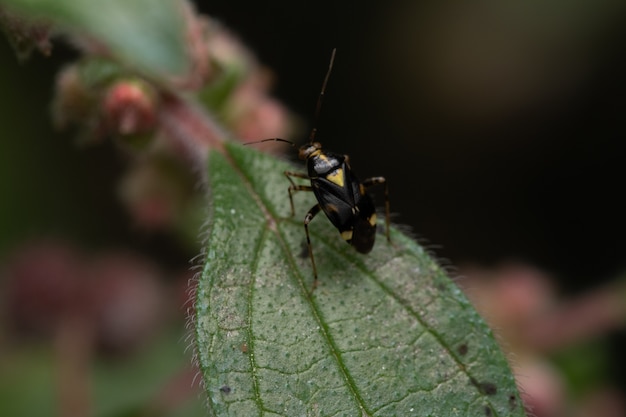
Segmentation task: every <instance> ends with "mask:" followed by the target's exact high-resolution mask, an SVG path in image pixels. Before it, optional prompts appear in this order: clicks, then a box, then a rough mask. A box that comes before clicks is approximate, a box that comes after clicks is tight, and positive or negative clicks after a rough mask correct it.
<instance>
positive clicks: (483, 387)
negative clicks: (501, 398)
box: [470, 378, 498, 395]
mask: <svg viewBox="0 0 626 417" xmlns="http://www.w3.org/2000/svg"><path fill="white" fill-rule="evenodd" d="M470 382H471V383H472V385H474V386H475V387H476V388H478V389H479V391H480V392H481V394H485V395H496V394H497V393H498V387H497V386H496V384H494V383H493V382H479V381H477V380H476V379H475V378H470Z"/></svg>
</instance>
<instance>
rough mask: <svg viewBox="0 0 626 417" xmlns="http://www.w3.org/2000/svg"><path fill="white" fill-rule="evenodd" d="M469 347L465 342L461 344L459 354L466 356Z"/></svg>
mask: <svg viewBox="0 0 626 417" xmlns="http://www.w3.org/2000/svg"><path fill="white" fill-rule="evenodd" d="M468 349H469V348H468V347H467V345H466V344H465V343H463V344H462V345H461V346H459V348H458V351H459V355H461V356H465V355H467V351H468Z"/></svg>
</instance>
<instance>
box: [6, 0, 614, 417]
mask: <svg viewBox="0 0 626 417" xmlns="http://www.w3.org/2000/svg"><path fill="white" fill-rule="evenodd" d="M197 6H198V9H199V10H200V11H201V12H203V13H206V14H208V15H210V16H211V17H213V18H216V19H218V20H220V21H221V22H222V23H223V24H224V25H225V26H226V27H228V28H229V29H230V30H231V31H232V33H233V34H234V35H236V36H237V37H238V38H239V39H240V40H241V42H242V43H243V44H245V45H246V46H247V47H248V48H249V49H250V50H251V51H252V52H253V53H254V54H255V55H256V57H257V58H258V60H259V61H260V62H261V63H262V64H263V65H264V66H265V67H267V68H268V69H270V70H271V73H272V79H273V86H274V87H273V90H272V91H273V95H274V97H276V98H277V99H279V100H280V101H281V102H283V103H284V104H285V105H286V106H287V108H289V109H290V111H291V112H293V114H294V115H295V116H296V118H297V119H298V121H299V124H298V126H299V127H298V129H297V130H296V133H297V134H296V135H294V137H290V138H289V139H293V140H295V141H298V140H301V141H303V140H305V138H306V136H307V135H308V131H309V129H310V127H311V123H312V118H313V111H314V107H315V102H316V100H317V95H318V93H319V88H320V85H321V81H322V78H323V76H324V74H325V71H326V68H327V65H328V59H329V56H330V51H331V50H332V48H335V47H336V48H337V50H338V52H337V58H336V61H335V67H334V69H333V73H332V76H331V79H330V82H329V85H328V88H327V91H326V97H325V101H324V105H323V109H322V114H321V117H320V119H319V120H318V121H317V126H318V129H319V133H318V139H319V140H320V141H321V142H322V143H323V144H324V145H325V147H327V148H328V149H331V150H333V151H336V152H340V153H347V154H350V156H351V161H352V165H353V168H354V169H355V171H356V172H357V173H358V174H359V175H360V176H361V177H363V178H365V177H369V176H375V175H384V176H385V177H386V178H387V180H388V183H389V187H390V193H391V194H390V198H391V207H392V211H393V212H394V213H395V215H394V221H395V222H396V223H398V224H402V225H407V226H409V227H410V230H411V231H412V233H414V234H415V235H416V236H417V237H418V238H419V239H420V240H421V241H422V242H424V244H425V245H426V246H428V247H429V248H430V249H431V251H432V252H433V253H434V254H435V255H436V256H437V257H438V258H439V259H441V260H442V263H444V264H446V265H451V266H453V267H454V268H457V269H458V270H460V273H469V272H472V273H474V274H475V275H478V276H481V275H485V276H493V275H494V274H495V275H498V274H499V273H502V274H504V275H507V273H508V272H502V271H509V272H510V271H511V270H510V269H506V268H504V269H502V268H503V265H515V268H517V269H515V268H514V270H515V271H520V270H522V271H525V272H524V274H525V276H527V275H531V276H533V278H531V281H532V280H535V278H536V279H537V280H538V281H541V283H542V284H541V285H543V284H545V285H546V287H549V288H551V290H550V291H551V292H550V297H554V298H555V299H574V300H576V299H584V297H585V294H589V293H593V292H594V291H595V290H596V289H597V288H604V287H605V286H606V285H612V284H613V283H615V282H622V281H624V276H625V275H626V256H625V255H624V254H625V253H626V221H625V220H624V203H623V198H624V196H623V195H624V185H623V184H624V178H625V174H624V169H623V167H624V160H625V159H626V144H625V139H626V59H624V50H626V49H625V48H626V4H624V2H623V1H617V0H585V1H581V2H567V1H561V0H553V1H550V2H547V3H546V2H541V3H538V2H535V3H528V2H524V3H523V4H522V3H520V4H517V3H513V4H511V3H507V2H498V1H495V0H481V1H475V2H471V3H463V2H454V1H441V0H440V1H423V2H415V1H401V0H393V1H372V2H356V1H344V2H333V1H328V0H316V1H300V2H290V1H286V0H274V1H268V2H253V1H244V0H230V1H218V0H215V1H211V2H198V5H197ZM76 56H77V53H76V52H75V51H74V50H73V49H72V48H71V47H68V46H67V45H63V44H57V45H55V48H54V52H53V54H52V56H51V57H50V58H44V57H41V56H39V55H35V56H33V59H31V60H30V61H28V62H27V63H25V64H23V65H20V64H19V63H18V62H17V61H16V59H15V58H14V56H13V53H12V51H11V49H10V47H9V46H8V44H7V42H6V41H5V40H4V39H2V40H0V129H2V131H1V132H2V133H0V201H1V202H0V261H1V262H3V264H5V265H6V264H9V265H12V267H13V266H14V265H15V264H16V263H15V262H17V261H15V259H18V258H19V256H21V254H23V253H24V251H28V250H41V246H39V245H41V242H42V240H43V241H45V242H47V243H45V244H44V245H51V246H53V247H58V246H59V245H61V246H63V247H64V248H66V249H67V251H69V252H70V253H73V254H76V253H79V255H77V256H78V257H79V258H81V259H83V258H85V257H87V258H89V259H90V261H89V262H97V261H99V260H101V259H102V257H106V256H109V255H110V253H111V252H113V253H114V254H116V256H117V254H119V253H125V254H127V253H132V255H130V257H131V258H132V259H133V262H134V261H139V260H141V261H143V260H144V259H149V260H151V261H150V262H155V263H157V264H158V269H159V271H161V275H164V276H165V278H163V277H161V278H159V280H158V281H159V283H160V284H158V287H159V288H161V290H164V291H168V292H167V294H169V295H168V297H167V298H168V299H170V302H169V303H168V309H171V311H172V313H171V323H172V325H171V326H172V329H173V330H168V331H169V332H171V333H170V334H179V333H177V332H178V330H176V329H178V328H179V327H180V326H181V324H182V323H184V308H181V307H180V306H181V305H182V304H183V302H184V300H185V295H184V286H185V284H186V282H187V279H188V275H186V274H185V271H186V268H187V266H188V265H189V260H190V259H191V258H192V257H193V256H194V255H196V254H197V245H196V242H194V241H193V240H190V239H182V238H181V237H180V236H179V235H177V234H174V233H170V232H168V231H158V232H154V231H152V232H150V233H146V232H145V231H143V230H141V229H138V228H137V227H136V224H134V223H133V221H132V220H133V219H132V217H131V216H130V215H129V214H128V212H127V210H125V208H124V207H123V205H122V204H120V202H119V198H118V183H119V180H120V178H121V176H122V174H123V172H124V169H125V159H124V156H123V155H121V154H120V153H119V152H117V151H116V149H115V147H114V146H113V145H112V144H111V143H108V142H103V143H102V144H99V145H98V146H95V147H94V146H92V147H87V148H84V149H82V148H81V147H80V146H77V145H76V142H75V141H74V140H73V139H74V138H73V134H72V132H58V131H56V130H54V129H53V128H52V125H51V121H50V105H51V101H52V97H53V86H54V80H55V75H56V74H57V73H58V71H59V70H60V69H61V68H62V67H63V65H64V64H65V63H67V62H69V61H70V60H72V59H74V58H75V57H76ZM378 202H379V204H382V199H381V198H380V196H379V199H378ZM33 242H35V243H33ZM50 242H53V243H50ZM58 242H62V243H61V244H59V243H58ZM33 245H34V246H35V249H33ZM68 247H69V249H68ZM24 248H26V249H24ZM26 253H29V252H26ZM44 253H47V252H45V250H44ZM31 254H32V253H31ZM85 254H88V255H85ZM72 256H74V255H72ZM107 259H109V258H107ZM116 259H118V258H116ZM81 262H85V261H84V260H83V261H81ZM131 263H132V262H131ZM90 265H91V264H90ZM124 265H125V267H124V268H127V269H125V270H128V269H132V268H135V267H136V265H135V264H133V266H132V268H131V267H130V266H129V265H127V264H124ZM163 271H166V272H167V273H163ZM494 271H495V272H494ZM529 271H532V272H529ZM524 274H522V275H524ZM157 275H158V274H157ZM513 275H515V274H513ZM517 275H519V274H517ZM537 277H539V278H537ZM460 282H462V280H461V281H460ZM533 282H535V281H533ZM149 285H152V284H149ZM472 285H473V286H474V287H477V288H478V287H480V285H478V284H472ZM120 291H122V292H123V290H120ZM159 291H160V290H159ZM495 296H498V294H497V293H496V294H495ZM542 296H544V293H542ZM539 298H540V297H539ZM624 299H625V300H626V297H624ZM171 300H174V301H171ZM5 301H6V300H5ZM146 308H147V309H149V308H150V307H146ZM5 315H6V312H5ZM499 324H500V325H502V326H506V325H507V324H506V322H505V323H499ZM183 334H184V332H183V331H180V334H179V336H177V337H180V338H182V335H183ZM596 337H597V338H594V339H593V340H592V342H593V343H598V338H599V339H600V340H601V342H600V345H601V348H598V350H590V351H589V352H593V353H592V354H591V356H594V357H595V356H598V357H600V356H601V358H602V359H601V360H599V362H601V363H600V365H599V366H598V368H599V369H602V376H601V377H598V378H597V379H599V380H602V383H603V384H606V385H610V386H611V387H614V388H615V389H616V391H617V392H620V393H624V392H626V377H625V375H626V361H625V360H624V356H623V352H624V351H626V331H625V330H624V328H623V326H622V327H620V326H619V325H615V326H608V328H607V330H606V332H604V333H603V334H602V335H600V336H598V335H596ZM5 339H6V340H7V341H10V340H9V339H8V338H5ZM177 340H178V339H177ZM0 341H1V339H0ZM182 344H183V345H184V342H183V343H182ZM580 344H581V345H588V343H580ZM577 345H578V344H577ZM587 357H588V356H587ZM577 358H578V359H576V360H579V359H580V358H581V356H578V357H577ZM177 360H179V359H173V360H172V364H178V362H176V361H177ZM183 362H184V361H183ZM562 362H563V361H562ZM172 368H175V366H174V365H172ZM590 372H591V371H590ZM593 372H600V371H598V370H597V369H594V371H593ZM593 372H592V373H593ZM166 373H167V372H166ZM563 375H564V376H563V379H566V377H567V375H568V374H567V372H564V374H563ZM580 375H582V377H580V379H583V380H584V379H585V375H588V374H585V373H584V372H583V373H582V374H580ZM594 375H595V374H594ZM594 378H595V377H594ZM564 385H566V386H567V383H565V384H564ZM102 413H103V414H102V415H107V414H106V412H102ZM108 415H114V414H108ZM544 415H549V414H544ZM554 415H557V414H554ZM560 415H563V414H560ZM598 415H599V414H598ZM607 415H608V414H607Z"/></svg>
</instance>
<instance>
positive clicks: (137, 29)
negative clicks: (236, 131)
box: [2, 0, 188, 76]
mask: <svg viewBox="0 0 626 417" xmlns="http://www.w3.org/2000/svg"><path fill="white" fill-rule="evenodd" d="M2 2H3V3H6V4H8V5H10V6H13V7H14V8H15V9H16V10H19V11H22V12H24V13H27V14H29V15H30V16H32V17H35V18H43V19H46V21H51V22H53V23H54V24H56V25H59V26H60V27H61V28H62V29H69V30H76V31H79V32H81V33H86V34H89V35H90V36H92V37H93V38H94V39H96V40H97V41H98V42H102V43H104V44H105V45H106V46H107V47H108V48H110V50H111V52H112V54H113V55H115V56H117V57H118V58H120V59H121V60H122V62H124V63H126V64H127V65H130V66H133V67H136V68H137V69H139V70H141V71H142V72H144V73H146V74H150V75H152V76H163V75H165V74H168V75H182V74H184V73H185V71H186V70H187V66H188V58H187V55H186V52H185V43H184V28H183V17H182V11H181V5H180V3H179V2H177V1H174V0H106V1H94V0H2Z"/></svg>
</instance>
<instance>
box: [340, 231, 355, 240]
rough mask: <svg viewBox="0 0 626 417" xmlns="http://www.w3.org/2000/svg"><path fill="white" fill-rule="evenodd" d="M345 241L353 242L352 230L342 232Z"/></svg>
mask: <svg viewBox="0 0 626 417" xmlns="http://www.w3.org/2000/svg"><path fill="white" fill-rule="evenodd" d="M341 237H342V238H343V240H352V230H344V231H343V232H341Z"/></svg>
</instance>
